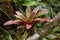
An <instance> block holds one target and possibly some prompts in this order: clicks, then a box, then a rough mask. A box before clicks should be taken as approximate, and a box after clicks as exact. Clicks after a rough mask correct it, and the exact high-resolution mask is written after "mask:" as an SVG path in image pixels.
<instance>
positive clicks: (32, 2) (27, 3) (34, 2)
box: [22, 1, 37, 6]
mask: <svg viewBox="0 0 60 40" xmlns="http://www.w3.org/2000/svg"><path fill="white" fill-rule="evenodd" d="M22 5H23V6H32V5H37V2H36V1H31V2H25V3H23V4H22Z"/></svg>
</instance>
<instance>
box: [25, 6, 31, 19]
mask: <svg viewBox="0 0 60 40" xmlns="http://www.w3.org/2000/svg"><path fill="white" fill-rule="evenodd" d="M30 16H31V7H30V6H27V8H26V18H27V19H29V18H30Z"/></svg>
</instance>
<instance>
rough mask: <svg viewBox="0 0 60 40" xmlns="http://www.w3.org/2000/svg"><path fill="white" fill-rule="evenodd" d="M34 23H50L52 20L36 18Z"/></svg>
mask: <svg viewBox="0 0 60 40" xmlns="http://www.w3.org/2000/svg"><path fill="white" fill-rule="evenodd" d="M35 21H38V22H45V21H47V22H52V21H53V20H52V19H50V18H36V19H35Z"/></svg>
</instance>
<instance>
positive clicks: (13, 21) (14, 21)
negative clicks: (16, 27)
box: [4, 20, 20, 26]
mask: <svg viewBox="0 0 60 40" xmlns="http://www.w3.org/2000/svg"><path fill="white" fill-rule="evenodd" d="M18 22H20V20H11V21H7V22H5V23H4V26H5V25H12V24H18Z"/></svg>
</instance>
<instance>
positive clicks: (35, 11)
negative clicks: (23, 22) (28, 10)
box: [32, 6, 39, 14]
mask: <svg viewBox="0 0 60 40" xmlns="http://www.w3.org/2000/svg"><path fill="white" fill-rule="evenodd" d="M38 10H39V6H37V7H36V8H34V9H33V11H32V13H33V14H36V13H37V12H38Z"/></svg>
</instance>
